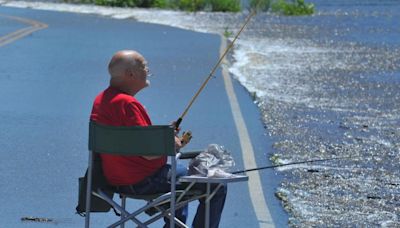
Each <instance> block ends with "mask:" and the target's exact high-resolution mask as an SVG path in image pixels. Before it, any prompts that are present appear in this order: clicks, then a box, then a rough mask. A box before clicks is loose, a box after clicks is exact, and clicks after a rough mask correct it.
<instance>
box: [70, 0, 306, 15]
mask: <svg viewBox="0 0 400 228" xmlns="http://www.w3.org/2000/svg"><path fill="white" fill-rule="evenodd" d="M64 1H65V2H73V3H90V4H96V5H103V6H117V7H143V8H150V7H155V8H162V9H180V10H185V11H190V12H196V11H213V12H215V11H219V12H239V11H241V4H240V2H241V1H240V0H64ZM250 6H251V8H253V9H256V10H257V11H264V12H265V11H268V10H271V11H272V12H274V13H278V14H283V15H286V16H299V15H311V14H313V13H314V4H312V3H305V2H304V0H250Z"/></svg>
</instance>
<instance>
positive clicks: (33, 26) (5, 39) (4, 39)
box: [0, 14, 48, 47]
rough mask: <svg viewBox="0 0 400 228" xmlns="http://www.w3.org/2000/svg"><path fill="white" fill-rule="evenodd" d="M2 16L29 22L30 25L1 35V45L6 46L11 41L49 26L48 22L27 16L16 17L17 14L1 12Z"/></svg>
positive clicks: (25, 22) (0, 15)
mask: <svg viewBox="0 0 400 228" xmlns="http://www.w3.org/2000/svg"><path fill="white" fill-rule="evenodd" d="M0 17H5V18H8V19H11V20H14V21H18V22H21V23H24V24H28V25H29V27H26V28H22V29H19V30H17V31H14V32H12V33H9V34H6V35H4V36H1V37H0V47H1V46H4V45H6V44H9V43H11V42H14V41H16V40H18V39H21V38H23V37H25V36H27V35H29V34H32V33H34V32H36V31H38V30H41V29H45V28H47V27H48V25H47V24H44V23H42V22H39V21H34V20H31V19H26V18H22V17H16V16H8V15H4V14H0Z"/></svg>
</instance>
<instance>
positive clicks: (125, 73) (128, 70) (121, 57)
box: [108, 50, 150, 95]
mask: <svg viewBox="0 0 400 228" xmlns="http://www.w3.org/2000/svg"><path fill="white" fill-rule="evenodd" d="M148 71H149V69H148V68H147V62H146V60H145V59H144V57H143V56H142V55H141V54H140V53H139V52H136V51H133V50H123V51H118V52H117V53H115V54H114V56H113V57H112V58H111V61H110V63H109V64H108V72H109V73H110V76H111V80H110V85H111V86H113V87H115V88H118V89H120V90H122V91H124V92H126V93H128V94H131V95H135V94H136V93H137V92H139V91H140V90H141V89H143V88H145V87H147V86H148V85H149V83H150V82H149V80H147V76H148Z"/></svg>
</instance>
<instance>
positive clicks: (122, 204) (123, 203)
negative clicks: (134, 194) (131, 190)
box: [120, 196, 126, 228]
mask: <svg viewBox="0 0 400 228" xmlns="http://www.w3.org/2000/svg"><path fill="white" fill-rule="evenodd" d="M121 206H122V208H123V209H124V210H125V209H126V197H125V196H122V197H121ZM124 218H125V214H124V213H121V220H123V219H124ZM120 227H121V228H125V223H122V224H121V226H120Z"/></svg>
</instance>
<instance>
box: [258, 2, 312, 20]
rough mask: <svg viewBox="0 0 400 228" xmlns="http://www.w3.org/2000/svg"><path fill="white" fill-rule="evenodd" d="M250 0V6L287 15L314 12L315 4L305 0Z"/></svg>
mask: <svg viewBox="0 0 400 228" xmlns="http://www.w3.org/2000/svg"><path fill="white" fill-rule="evenodd" d="M287 1H288V0H250V6H251V7H252V8H255V9H256V10H259V11H267V10H269V9H271V11H272V12H274V13H278V14H283V15H286V16H300V15H311V14H313V13H314V4H312V3H305V2H304V0H289V1H290V2H287Z"/></svg>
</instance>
